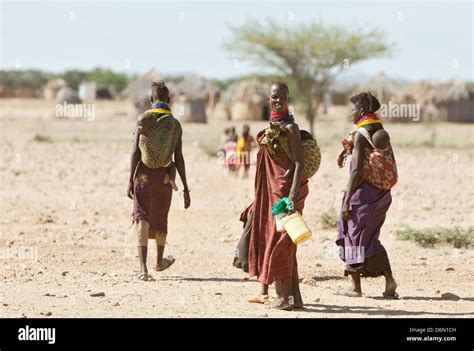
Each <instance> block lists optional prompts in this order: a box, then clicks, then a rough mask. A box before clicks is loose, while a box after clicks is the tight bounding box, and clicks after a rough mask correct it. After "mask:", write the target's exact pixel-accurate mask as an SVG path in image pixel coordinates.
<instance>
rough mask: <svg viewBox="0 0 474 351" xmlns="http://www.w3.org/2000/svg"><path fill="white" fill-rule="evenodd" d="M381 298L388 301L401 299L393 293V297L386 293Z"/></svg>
mask: <svg viewBox="0 0 474 351" xmlns="http://www.w3.org/2000/svg"><path fill="white" fill-rule="evenodd" d="M382 296H383V297H384V298H385V299H388V300H401V299H402V298H401V296H400V295H398V293H397V292H394V293H393V295H389V294H387V293H386V292H384V293H383V294H382Z"/></svg>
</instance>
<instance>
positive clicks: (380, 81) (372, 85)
mask: <svg viewBox="0 0 474 351" xmlns="http://www.w3.org/2000/svg"><path fill="white" fill-rule="evenodd" d="M362 91H370V92H371V93H372V94H373V95H375V96H376V97H377V99H379V101H380V102H381V103H382V104H386V103H388V101H389V100H390V99H391V98H392V97H393V96H395V95H397V94H399V93H401V92H402V91H403V88H402V86H401V85H400V84H399V83H398V82H397V81H396V80H394V79H392V78H390V77H389V76H388V75H387V74H385V73H384V72H379V73H377V74H375V75H374V76H373V77H372V78H371V79H370V80H369V81H367V82H366V83H364V84H362V85H360V86H358V87H357V92H362Z"/></svg>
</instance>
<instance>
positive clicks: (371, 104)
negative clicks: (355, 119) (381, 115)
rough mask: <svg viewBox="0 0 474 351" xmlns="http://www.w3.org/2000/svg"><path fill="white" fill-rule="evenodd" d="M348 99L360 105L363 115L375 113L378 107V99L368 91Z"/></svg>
mask: <svg viewBox="0 0 474 351" xmlns="http://www.w3.org/2000/svg"><path fill="white" fill-rule="evenodd" d="M349 101H350V102H352V103H353V104H354V105H356V106H358V107H360V108H361V109H362V112H363V113H364V114H365V115H367V114H372V113H375V112H376V111H377V110H378V109H379V108H380V102H379V100H378V99H377V98H376V97H375V96H374V95H372V93H371V92H370V91H367V92H363V93H360V94H357V95H354V96H352V97H351V98H350V99H349Z"/></svg>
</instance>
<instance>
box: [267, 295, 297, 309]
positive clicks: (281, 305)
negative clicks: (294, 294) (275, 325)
mask: <svg viewBox="0 0 474 351" xmlns="http://www.w3.org/2000/svg"><path fill="white" fill-rule="evenodd" d="M270 307H271V308H274V309H276V310H280V311H293V308H294V307H293V305H290V304H289V303H286V302H283V299H281V298H280V299H276V300H275V301H273V302H272V303H271V304H270Z"/></svg>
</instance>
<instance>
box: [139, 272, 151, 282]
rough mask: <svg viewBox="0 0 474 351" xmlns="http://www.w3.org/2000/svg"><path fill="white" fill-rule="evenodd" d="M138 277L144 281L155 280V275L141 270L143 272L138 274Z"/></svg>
mask: <svg viewBox="0 0 474 351" xmlns="http://www.w3.org/2000/svg"><path fill="white" fill-rule="evenodd" d="M138 279H140V280H143V281H145V282H146V281H151V280H154V279H153V277H152V276H151V275H149V274H148V272H141V273H140V274H139V275H138Z"/></svg>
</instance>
